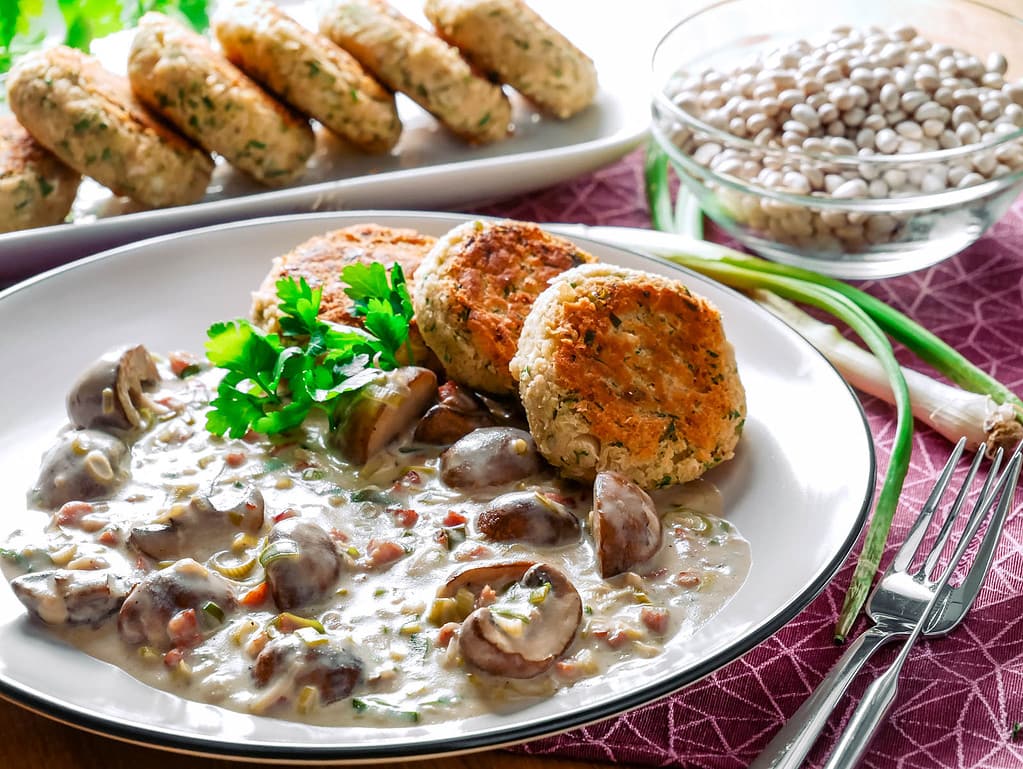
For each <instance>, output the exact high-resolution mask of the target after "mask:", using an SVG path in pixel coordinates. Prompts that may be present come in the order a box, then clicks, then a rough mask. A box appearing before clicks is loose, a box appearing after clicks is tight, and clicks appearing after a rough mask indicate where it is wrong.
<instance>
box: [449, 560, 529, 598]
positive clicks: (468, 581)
mask: <svg viewBox="0 0 1023 769" xmlns="http://www.w3.org/2000/svg"><path fill="white" fill-rule="evenodd" d="M533 566H536V563H535V562H534V561H499V562H498V563H485V564H483V565H481V566H476V565H471V566H466V567H464V568H462V569H459V570H458V571H456V572H455V573H454V574H452V575H451V576H450V577H448V581H447V582H445V583H444V584H443V585H441V586H440V589H439V590H437V597H438V598H453V597H454V596H455V595H457V594H458V591H459V590H461V589H463V588H464V589H466V590H468V591H469V592H470V593H472V594H473V595H479V594H480V591H481V590H483V588H484V587H486V586H487V585H489V586H490V587H492V588H493V589H494V590H497V591H499V592H500V591H501V590H504V588H506V587H508V586H509V585H512V584H514V583H516V582H518V581H519V580H520V579H522V575H523V574H525V573H526V572H527V571H529V569H530V568H532V567H533Z"/></svg>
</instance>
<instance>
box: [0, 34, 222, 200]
mask: <svg viewBox="0 0 1023 769" xmlns="http://www.w3.org/2000/svg"><path fill="white" fill-rule="evenodd" d="M7 92H8V96H9V101H10V105H11V110H12V111H13V112H14V114H15V115H16V116H17V118H18V121H19V122H20V123H21V124H22V125H23V126H25V128H27V129H28V131H29V133H31V134H32V136H33V137H35V139H36V141H38V142H39V143H40V144H42V145H43V146H44V147H46V148H47V149H48V150H50V152H52V153H53V154H54V155H56V156H57V157H58V158H60V159H61V160H62V161H63V162H64V163H66V164H67V165H69V166H70V167H71V168H73V169H75V170H76V171H78V172H79V173H81V174H84V175H87V176H91V177H92V178H94V179H95V180H96V181H98V182H99V183H100V184H103V185H105V186H106V187H109V188H110V189H111V190H112V191H113V192H114V194H116V195H127V196H128V197H130V198H133V199H135V200H137V201H139V202H140V203H144V204H146V205H150V206H157V207H158V206H172V205H181V204H183V203H193V202H195V201H196V200H198V199H199V198H201V197H202V196H203V194H204V193H205V191H206V187H207V185H208V184H209V179H210V173H211V172H212V171H213V161H212V160H211V159H210V157H209V156H208V155H206V154H205V153H203V152H202V151H201V150H200V149H199V148H197V147H196V146H195V145H193V144H191V143H190V142H188V141H187V140H186V139H184V138H183V137H181V136H179V135H178V134H176V133H174V132H173V131H172V130H170V129H169V128H167V127H166V126H165V125H163V124H162V123H160V122H159V121H158V120H156V119H155V118H154V117H152V116H151V115H150V114H149V113H148V112H146V110H145V109H144V108H143V107H142V105H141V104H139V102H138V101H137V100H136V99H135V97H134V96H133V95H132V92H131V88H130V86H129V85H128V80H127V79H126V78H123V77H121V76H119V75H115V74H114V73H112V72H109V71H108V70H106V69H104V68H103V66H102V65H101V64H100V63H99V61H98V60H97V59H95V58H94V57H92V56H88V55H86V54H84V53H82V52H81V51H77V50H75V49H73V48H67V47H65V46H56V47H54V48H48V49H46V50H44V51H39V52H37V53H34V54H30V55H29V56H26V57H25V58H23V59H22V60H21V61H19V62H18V64H17V65H16V66H15V67H14V68H13V69H12V70H11V74H10V76H9V78H8V82H7Z"/></svg>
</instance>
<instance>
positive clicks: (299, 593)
mask: <svg viewBox="0 0 1023 769" xmlns="http://www.w3.org/2000/svg"><path fill="white" fill-rule="evenodd" d="M260 560H261V561H262V562H263V566H264V568H265V569H266V581H267V583H268V584H269V585H270V593H271V594H272V595H273V597H274V602H275V603H276V604H277V606H278V607H279V608H280V609H281V610H283V611H287V610H289V609H295V608H299V607H302V606H309V605H310V604H315V603H319V602H320V601H322V600H323V599H325V598H327V597H328V596H329V595H330V594H331V592H332V591H333V589H334V586H335V585H336V584H337V580H338V577H340V576H341V556H340V555H339V553H338V550H337V546H336V545H335V544H334V540H333V539H331V538H330V535H329V534H327V532H325V531H324V530H323V529H321V528H320V527H319V526H317V525H316V524H315V523H313V522H312V521H307V520H304V519H302V518H285V519H284V520H283V521H281V522H280V523H278V524H276V525H275V526H274V527H273V528H272V529H271V530H270V536H269V538H268V540H267V546H266V549H265V550H264V551H263V554H262V555H261V556H260Z"/></svg>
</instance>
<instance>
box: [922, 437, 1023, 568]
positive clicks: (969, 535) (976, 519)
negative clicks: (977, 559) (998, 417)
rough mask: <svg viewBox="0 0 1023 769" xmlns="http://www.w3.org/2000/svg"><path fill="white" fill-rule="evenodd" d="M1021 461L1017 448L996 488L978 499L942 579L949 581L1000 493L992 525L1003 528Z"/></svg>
mask: <svg viewBox="0 0 1023 769" xmlns="http://www.w3.org/2000/svg"><path fill="white" fill-rule="evenodd" d="M1021 462H1023V454H1021V453H1020V449H1017V450H1016V451H1015V452H1013V455H1012V459H1011V460H1009V465H1008V467H1006V468H1005V472H1004V473H1002V474H1001V476H1000V477H999V478H998V480H997V481H996V482H995V485H994V488H992V489H991V491H990V492H989V493H988V494H985V495H984V496H982V497H981V498H980V499H978V500H977V504H976V506H975V507H974V508H973V512H972V513H971V514H970V520H969V521H968V522H967V524H966V529H965V530H964V531H963V535H962V537H961V538H960V540H959V545H958V546H957V547H956V549H955V553H954V554H953V555H952V559H951V560H950V561H949V563H948V565H947V566H946V567H945V573H944V574H942V576H941V580H940V581H942V582H946V581H948V577H949V575H951V573H952V571H953V570H954V569H955V567H956V566H957V565H958V564H959V562H960V561H961V560H962V559H963V555H964V553H965V552H966V550H967V548H968V547H969V545H970V542H971V541H972V540H973V538H974V537H975V536H977V530H978V529H979V528H980V525H981V524H982V523H983V522H984V519H985V518H986V517H987V514H988V511H989V510H990V509H991V507H992V505H994V502H995V499H996V498H997V497H998V496H999V495H1001V499H999V500H998V508H997V510H996V512H995V516H994V518H992V520H991V524H990V525H992V526H997V527H998V529H999V530H1000V529H1001V527H1002V525H1003V524H1004V522H1005V516H1006V515H1007V514H1008V510H1009V505H1010V504H1011V503H1012V497H1013V492H1014V491H1015V489H1016V484H1017V483H1018V481H1019V471H1020V463H1021ZM985 485H986V484H985Z"/></svg>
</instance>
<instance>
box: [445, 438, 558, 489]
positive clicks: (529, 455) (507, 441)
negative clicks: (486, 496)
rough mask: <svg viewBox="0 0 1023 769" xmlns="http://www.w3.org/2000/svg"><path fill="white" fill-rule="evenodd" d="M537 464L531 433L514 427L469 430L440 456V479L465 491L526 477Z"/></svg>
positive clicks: (535, 468) (537, 458) (533, 473)
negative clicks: (469, 431)
mask: <svg viewBox="0 0 1023 769" xmlns="http://www.w3.org/2000/svg"><path fill="white" fill-rule="evenodd" d="M541 466H542V462H541V460H540V455H539V454H538V453H537V450H536V443H534V442H533V436H532V435H530V434H529V433H527V432H526V431H525V430H519V429H517V428H515V427H484V428H481V429H479V430H473V431H472V432H471V433H469V434H468V435H466V436H465V437H464V438H460V439H459V440H458V441H456V442H455V443H454V444H453V445H452V446H451V447H450V448H448V449H446V450H445V451H444V453H443V454H441V455H440V477H441V480H443V481H444V483H446V484H447V485H448V486H451V487H452V488H455V489H466V490H469V491H472V490H476V489H484V488H488V487H490V486H502V485H504V484H506V483H512V482H513V481H519V480H522V479H523V478H528V477H529V476H531V475H535V474H536V473H537V472H539V471H540V468H541Z"/></svg>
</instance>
